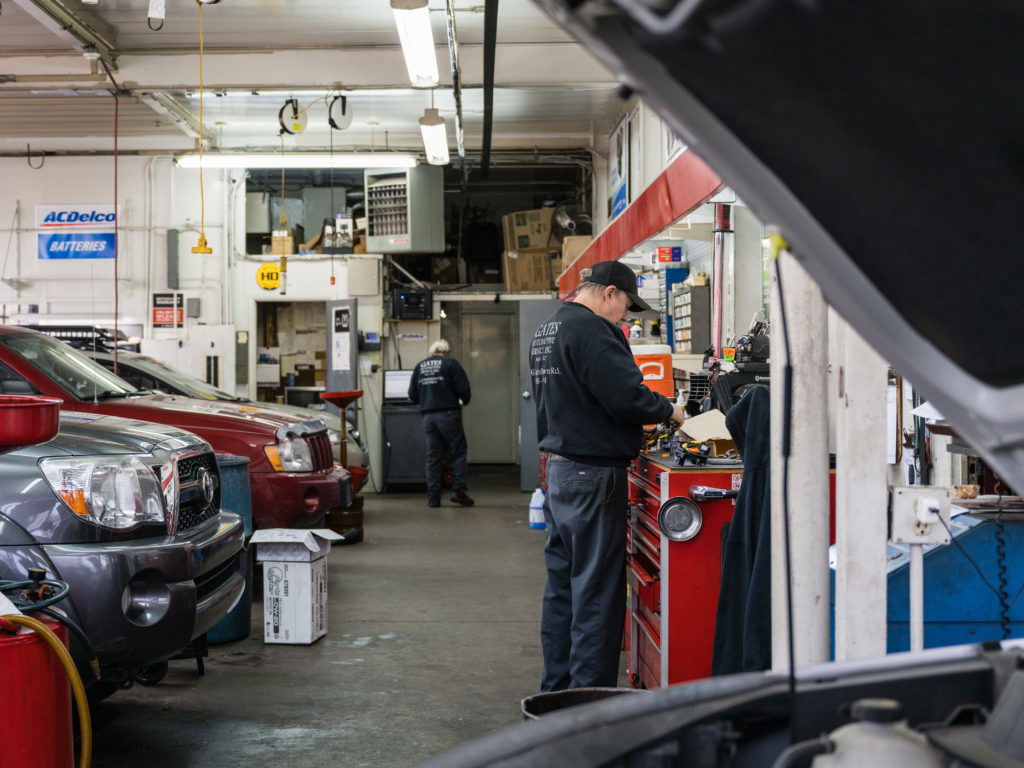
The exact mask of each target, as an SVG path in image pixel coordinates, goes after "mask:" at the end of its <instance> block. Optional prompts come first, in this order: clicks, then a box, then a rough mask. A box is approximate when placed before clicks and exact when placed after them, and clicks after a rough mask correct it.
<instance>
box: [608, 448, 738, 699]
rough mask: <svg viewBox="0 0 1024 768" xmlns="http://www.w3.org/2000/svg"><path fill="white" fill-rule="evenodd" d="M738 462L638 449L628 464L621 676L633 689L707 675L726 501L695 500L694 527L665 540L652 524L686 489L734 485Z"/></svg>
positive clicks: (730, 502)
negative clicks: (699, 461)
mask: <svg viewBox="0 0 1024 768" xmlns="http://www.w3.org/2000/svg"><path fill="white" fill-rule="evenodd" d="M742 475H743V467H742V465H740V464H734V465H728V466H721V465H719V466H706V467H694V466H687V467H685V468H680V467H676V466H673V464H672V462H671V459H670V458H669V457H668V456H662V455H660V454H644V455H641V456H640V457H639V458H638V459H636V460H635V461H634V462H633V463H632V465H631V466H630V468H629V502H630V503H629V526H628V529H627V553H628V554H627V572H626V578H627V580H628V583H629V610H628V612H627V616H626V637H627V646H628V659H629V660H628V673H629V680H630V682H631V683H632V684H633V685H634V686H636V687H643V688H661V687H663V686H666V685H671V684H673V683H681V682H685V681H687V680H696V679H699V678H703V677H708V676H710V674H711V649H712V642H713V639H714V634H715V612H716V609H717V606H718V589H719V584H720V581H721V569H722V526H723V525H725V524H726V523H727V522H729V521H730V520H731V519H732V514H733V507H734V499H732V498H726V499H715V500H709V501H704V502H698V503H697V506H698V507H699V509H700V517H701V521H700V529H699V530H698V531H697V533H696V535H694V536H693V537H692V538H690V539H689V540H687V541H673V540H672V539H670V538H669V537H668V536H667V535H666V534H665V533H663V532H662V530H661V528H660V527H659V525H658V513H659V510H660V509H661V507H662V505H664V504H665V503H666V502H667V501H669V500H670V499H673V498H676V497H690V496H691V488H692V487H693V486H706V487H711V488H721V489H723V490H735V489H738V488H739V487H740V481H741V479H742Z"/></svg>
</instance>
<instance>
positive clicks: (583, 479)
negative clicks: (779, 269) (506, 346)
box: [530, 261, 683, 691]
mask: <svg viewBox="0 0 1024 768" xmlns="http://www.w3.org/2000/svg"><path fill="white" fill-rule="evenodd" d="M647 309H650V307H649V306H648V305H647V304H646V302H644V301H643V300H642V299H641V298H640V297H639V296H638V295H637V287H636V276H635V275H634V274H633V271H632V270H631V269H630V268H629V267H627V266H626V265H625V264H620V263H619V262H617V261H602V262H599V263H597V264H595V265H594V266H593V267H592V268H591V269H590V270H589V271H588V272H587V273H586V274H585V275H584V282H583V284H581V285H580V287H579V289H578V290H577V295H576V298H575V300H573V301H572V302H568V303H566V304H563V305H562V306H561V307H559V308H558V309H557V310H556V311H555V313H554V314H553V315H551V317H549V318H548V319H547V320H546V321H545V322H544V323H543V324H542V325H541V326H540V328H538V329H537V331H536V333H535V334H534V338H533V341H532V342H531V345H530V375H531V378H532V379H533V394H534V397H535V398H536V403H537V436H538V438H539V445H540V448H541V450H544V451H547V452H548V453H549V459H548V464H547V480H548V495H547V498H546V499H545V501H544V517H545V520H546V521H547V524H548V539H547V543H546V545H545V547H544V559H545V563H546V564H547V570H548V581H547V586H546V587H545V590H544V607H543V612H542V615H541V645H542V648H543V651H544V673H543V677H542V679H541V690H543V691H557V690H563V689H566V688H582V687H587V686H614V685H615V684H616V682H617V681H618V672H619V649H620V645H621V640H622V628H623V621H624V619H625V606H626V505H627V493H626V466H627V465H628V464H629V462H630V461H631V460H632V459H634V458H635V457H636V456H637V454H638V453H639V452H640V446H641V442H642V439H643V425H645V424H657V423H660V422H664V421H668V420H670V419H671V420H673V421H676V422H678V423H680V424H682V422H683V413H682V411H681V410H680V408H679V407H678V406H677V405H674V404H673V403H672V401H671V400H669V399H668V398H666V397H664V396H663V395H659V394H657V393H655V392H652V391H651V390H650V389H648V388H647V387H646V386H644V383H643V376H642V375H641V373H640V369H639V368H638V367H637V365H636V362H635V361H634V359H633V354H632V352H631V351H630V347H629V343H628V342H627V341H626V338H625V336H624V335H623V334H622V331H621V330H619V328H618V327H617V326H616V323H618V322H621V321H622V320H623V319H624V318H625V316H626V313H627V312H630V311H632V312H640V311H643V310H647Z"/></svg>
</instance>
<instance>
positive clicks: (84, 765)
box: [3, 614, 92, 768]
mask: <svg viewBox="0 0 1024 768" xmlns="http://www.w3.org/2000/svg"><path fill="white" fill-rule="evenodd" d="M3 618H4V619H6V620H7V621H9V622H11V623H12V624H20V625H21V626H23V627H28V628H29V629H31V630H33V631H34V632H35V633H36V634H38V635H39V636H40V637H41V638H43V640H45V641H46V642H47V643H48V644H49V646H50V648H52V649H53V652H54V653H56V654H57V658H59V659H60V663H61V664H63V665H64V671H65V672H67V675H68V680H69V681H70V682H71V690H72V692H73V693H74V694H75V705H76V706H77V707H78V726H79V731H80V735H81V750H80V752H79V756H78V765H79V768H89V764H90V763H91V762H92V721H91V720H90V718H89V702H88V700H87V699H86V698H85V686H84V685H82V678H81V677H79V675H78V670H77V669H76V668H75V662H74V661H73V660H72V658H71V654H70V653H68V649H67V648H66V647H65V646H64V643H62V642H61V639H60V638H59V637H58V636H57V634H56V633H55V632H54V631H53V630H52V629H50V628H49V627H48V626H46V625H45V624H44V623H43V622H41V621H40V620H39V619H33V618H32V617H31V616H22V615H21V614H13V615H11V616H4V617H3Z"/></svg>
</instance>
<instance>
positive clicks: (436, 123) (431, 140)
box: [420, 107, 448, 165]
mask: <svg viewBox="0 0 1024 768" xmlns="http://www.w3.org/2000/svg"><path fill="white" fill-rule="evenodd" d="M420 133H422V134H423V149H424V150H425V151H426V153H427V162H428V163H430V164H431V165H448V133H447V132H446V131H445V129H444V118H443V117H441V113H440V112H438V111H437V110H436V109H434V108H433V107H427V109H426V110H425V111H424V112H423V117H421V118H420Z"/></svg>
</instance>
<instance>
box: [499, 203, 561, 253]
mask: <svg viewBox="0 0 1024 768" xmlns="http://www.w3.org/2000/svg"><path fill="white" fill-rule="evenodd" d="M554 212H555V209H554V208H536V209H534V210H532V211H517V212H516V213H510V214H507V215H506V216H502V217H501V225H502V232H503V233H504V237H505V250H506V251H516V250H522V249H524V248H547V247H548V246H549V242H548V241H549V240H550V238H551V216H552V214H553V213H554Z"/></svg>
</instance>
